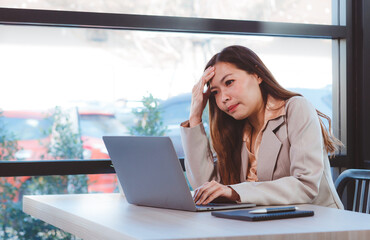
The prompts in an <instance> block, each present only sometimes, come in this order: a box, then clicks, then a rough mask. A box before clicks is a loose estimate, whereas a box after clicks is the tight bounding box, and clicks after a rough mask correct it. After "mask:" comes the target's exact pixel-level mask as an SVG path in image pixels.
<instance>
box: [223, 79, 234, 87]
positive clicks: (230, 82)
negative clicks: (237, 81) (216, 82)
mask: <svg viewBox="0 0 370 240" xmlns="http://www.w3.org/2000/svg"><path fill="white" fill-rule="evenodd" d="M233 82H234V80H227V81H226V82H225V85H226V86H229V85H230V84H232V83H233Z"/></svg>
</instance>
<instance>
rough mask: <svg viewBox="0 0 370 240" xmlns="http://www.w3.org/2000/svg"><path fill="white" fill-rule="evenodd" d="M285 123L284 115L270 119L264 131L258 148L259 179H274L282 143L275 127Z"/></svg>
mask: <svg viewBox="0 0 370 240" xmlns="http://www.w3.org/2000/svg"><path fill="white" fill-rule="evenodd" d="M283 123H284V117H283V116H280V117H279V118H277V119H273V120H270V121H269V122H268V123H267V126H266V128H265V130H264V132H263V135H262V140H261V145H260V148H259V150H258V160H257V176H258V181H261V182H262V181H270V180H272V177H273V173H274V168H275V165H276V160H277V158H278V155H279V152H280V149H281V146H282V143H281V142H280V140H279V139H278V138H277V137H276V135H275V132H274V131H275V129H276V128H278V127H279V126H280V125H281V124H283Z"/></svg>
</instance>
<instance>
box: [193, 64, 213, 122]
mask: <svg viewBox="0 0 370 240" xmlns="http://www.w3.org/2000/svg"><path fill="white" fill-rule="evenodd" d="M214 75H215V68H214V67H213V66H211V67H209V68H207V69H206V70H205V71H204V73H203V75H202V77H201V78H200V80H199V82H197V83H196V84H195V85H194V87H193V91H192V97H191V107H190V117H189V123H190V127H194V126H196V125H198V124H200V123H201V122H202V114H203V110H204V108H205V107H206V105H207V101H208V98H209V96H210V95H211V90H210V88H209V87H208V88H207V90H206V91H204V87H205V86H206V85H207V83H208V82H209V81H210V80H211V79H212V78H213V76H214Z"/></svg>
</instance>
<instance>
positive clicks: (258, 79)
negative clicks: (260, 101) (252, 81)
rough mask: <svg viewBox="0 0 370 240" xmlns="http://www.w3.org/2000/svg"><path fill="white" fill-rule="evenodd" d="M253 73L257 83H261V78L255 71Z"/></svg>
mask: <svg viewBox="0 0 370 240" xmlns="http://www.w3.org/2000/svg"><path fill="white" fill-rule="evenodd" d="M253 75H254V76H255V77H256V79H257V82H258V84H261V82H262V78H261V77H260V76H258V75H257V74H256V73H254V74H253Z"/></svg>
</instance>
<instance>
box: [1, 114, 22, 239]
mask: <svg viewBox="0 0 370 240" xmlns="http://www.w3.org/2000/svg"><path fill="white" fill-rule="evenodd" d="M2 118H3V114H2V112H1V111H0V160H1V161H8V160H12V159H15V153H16V152H17V151H18V150H19V147H18V143H17V139H16V136H15V135H14V134H12V133H10V132H8V131H7V129H6V126H5V123H4V121H3V119H2ZM9 179H10V178H9ZM11 180H13V184H12V183H10V182H9V181H8V180H7V178H4V177H1V178H0V204H1V205H0V209H1V214H0V227H1V230H0V238H1V239H8V238H9V236H11V234H12V233H11V232H12V231H11V230H12V227H11V226H12V222H13V216H14V215H15V213H16V212H17V208H16V207H15V206H14V204H13V201H12V200H13V199H14V198H16V195H17V187H16V186H15V185H17V184H18V183H17V179H16V178H12V179H11Z"/></svg>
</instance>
